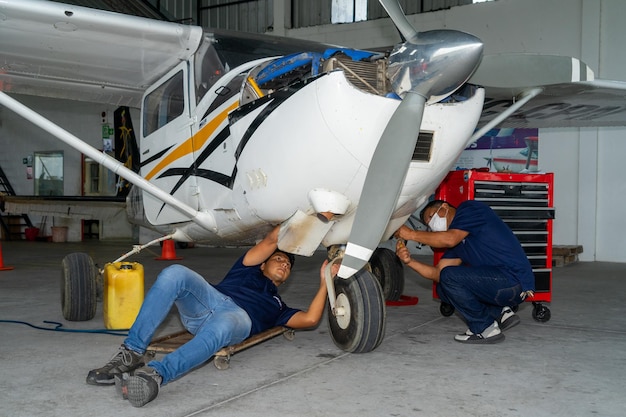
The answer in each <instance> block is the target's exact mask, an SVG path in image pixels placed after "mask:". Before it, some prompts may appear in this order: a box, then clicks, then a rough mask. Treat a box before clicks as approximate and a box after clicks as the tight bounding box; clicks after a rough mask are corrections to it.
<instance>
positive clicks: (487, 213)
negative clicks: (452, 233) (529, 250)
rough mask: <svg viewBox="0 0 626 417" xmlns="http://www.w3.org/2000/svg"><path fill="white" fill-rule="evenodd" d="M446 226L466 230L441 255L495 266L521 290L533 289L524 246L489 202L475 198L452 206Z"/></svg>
mask: <svg viewBox="0 0 626 417" xmlns="http://www.w3.org/2000/svg"><path fill="white" fill-rule="evenodd" d="M448 229H458V230H463V231H466V232H468V233H469V234H468V235H467V236H466V237H465V239H463V240H462V241H461V242H460V243H459V244H458V245H456V246H455V247H453V248H450V249H447V250H446V251H445V253H444V254H443V258H448V259H451V258H452V259H454V258H459V259H461V260H462V261H463V264H464V265H469V266H495V267H499V268H501V269H502V271H503V272H504V273H506V274H507V276H509V277H510V278H511V279H513V282H517V283H520V284H521V285H522V291H528V290H534V289H535V276H534V274H533V271H532V267H531V265H530V262H529V261H528V258H527V257H526V254H525V253H524V249H523V248H522V246H521V245H520V243H519V240H517V238H516V237H515V235H514V234H513V232H512V231H511V229H510V228H509V226H507V225H506V224H505V223H504V222H503V221H502V220H501V219H500V218H499V217H498V215H497V214H496V213H495V212H494V211H493V210H492V209H491V208H490V207H489V206H487V205H486V204H484V203H481V202H479V201H475V200H468V201H464V202H463V203H461V204H460V205H459V207H458V208H457V209H456V214H455V215H454V218H453V219H452V222H451V223H450V225H449V226H448Z"/></svg>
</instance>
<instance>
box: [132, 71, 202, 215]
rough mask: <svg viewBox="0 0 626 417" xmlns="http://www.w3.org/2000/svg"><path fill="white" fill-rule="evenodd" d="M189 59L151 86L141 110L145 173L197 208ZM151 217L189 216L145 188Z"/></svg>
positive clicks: (154, 181)
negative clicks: (164, 202) (165, 203)
mask: <svg viewBox="0 0 626 417" xmlns="http://www.w3.org/2000/svg"><path fill="white" fill-rule="evenodd" d="M188 86H189V71H188V62H182V63H181V64H179V65H178V66H177V67H176V68H174V69H173V70H172V71H170V72H169V73H168V74H167V75H165V76H164V77H163V78H161V80H159V81H158V82H157V83H156V84H154V86H153V87H151V88H150V89H148V90H147V92H146V94H145V95H144V97H143V101H142V112H141V141H140V154H141V175H142V176H143V177H145V178H146V179H147V180H148V181H150V182H151V183H153V184H155V185H156V186H158V187H159V188H161V189H163V190H164V191H166V192H168V193H169V194H171V195H173V196H174V197H176V198H178V199H179V200H181V201H184V202H185V203H186V204H188V205H189V206H191V207H193V208H197V207H198V193H197V185H196V178H195V177H194V176H193V175H192V174H193V166H194V157H193V146H192V138H191V125H192V118H191V106H190V101H189V87H188ZM143 203H144V209H145V214H146V218H147V220H148V221H149V222H150V223H151V224H153V225H161V224H168V223H176V222H182V221H187V220H189V218H188V217H187V216H185V215H184V214H182V213H180V212H178V211H177V210H174V209H173V208H171V207H170V206H166V205H164V204H163V203H162V202H161V201H160V200H158V199H156V198H155V197H153V196H152V195H150V194H148V193H146V192H144V193H143Z"/></svg>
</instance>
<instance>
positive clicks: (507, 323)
mask: <svg viewBox="0 0 626 417" xmlns="http://www.w3.org/2000/svg"><path fill="white" fill-rule="evenodd" d="M519 323H520V319H519V316H518V315H517V314H515V312H513V310H511V307H504V308H503V309H502V315H501V316H500V320H498V324H499V325H500V330H502V331H505V330H508V329H510V328H511V327H515V326H517V325H518V324H519Z"/></svg>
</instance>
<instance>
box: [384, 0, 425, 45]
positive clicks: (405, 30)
mask: <svg viewBox="0 0 626 417" xmlns="http://www.w3.org/2000/svg"><path fill="white" fill-rule="evenodd" d="M380 5H381V6H383V8H384V9H385V11H386V12H387V14H388V15H389V17H390V18H391V21H392V22H393V24H394V25H396V28H397V29H398V32H400V33H401V34H402V37H403V38H404V39H406V40H407V41H408V42H411V39H413V38H414V37H416V36H417V31H416V30H415V28H414V27H413V25H411V23H409V21H408V19H407V18H406V16H405V15H404V11H403V10H402V8H401V7H400V3H398V2H397V1H396V0H380Z"/></svg>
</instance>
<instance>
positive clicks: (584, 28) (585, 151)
mask: <svg viewBox="0 0 626 417" xmlns="http://www.w3.org/2000/svg"><path fill="white" fill-rule="evenodd" d="M274 1H275V4H274V10H275V12H274V13H277V11H276V9H278V7H277V3H278V2H279V1H288V0H274ZM623 16H626V2H623V1H622V0H523V1H522V0H497V1H494V2H487V3H480V4H474V5H468V6H460V7H453V8H451V9H448V10H442V11H438V12H433V13H427V14H419V15H411V16H408V19H409V21H410V22H411V23H412V24H413V25H414V26H415V27H416V28H417V29H418V30H420V31H425V30H431V29H441V28H451V29H459V30H463V31H466V32H469V33H472V34H474V35H476V36H478V37H480V38H481V39H482V40H483V42H484V43H485V53H487V54H494V53H500V52H533V53H544V54H556V55H567V56H574V57H579V58H581V59H582V60H583V61H584V62H586V63H587V64H588V65H589V66H590V67H591V68H592V69H593V70H594V72H595V74H596V78H604V79H612V80H620V81H626V72H624V68H626V54H624V53H623V45H622V43H623V40H624V39H626V27H624V25H623V18H622V17H623ZM274 20H275V22H278V21H280V19H278V18H276V16H275V19H274ZM277 32H282V33H283V34H284V35H286V36H289V37H295V38H303V39H311V40H317V41H323V42H328V43H335V44H340V45H346V46H351V47H356V48H373V47H383V46H387V45H392V44H394V43H397V42H399V37H398V34H397V32H396V30H395V28H394V27H393V25H392V24H391V22H390V20H389V19H378V20H374V21H368V22H360V23H353V24H343V25H325V26H316V27H308V28H302V29H284V28H282V29H277V25H276V24H275V26H274V33H275V34H278V33H277ZM539 135H540V138H541V139H540V145H539V155H540V156H539V164H540V169H541V170H543V171H549V172H554V173H555V208H556V220H555V222H554V235H553V237H554V243H555V244H560V245H583V248H584V252H583V253H582V254H581V256H580V259H581V260H584V261H594V260H597V261H608V262H626V235H625V233H624V231H626V217H625V216H623V214H622V211H623V209H622V208H623V207H624V206H625V205H626V182H624V181H623V180H622V178H624V175H625V174H624V171H622V166H623V164H624V160H625V159H626V138H625V137H626V129H622V128H610V129H609V128H602V129H593V128H586V129H541V130H540V132H539Z"/></svg>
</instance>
